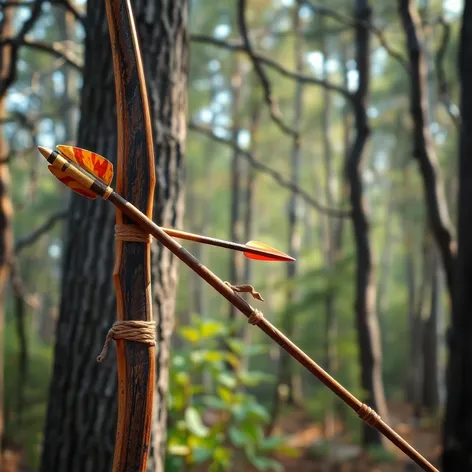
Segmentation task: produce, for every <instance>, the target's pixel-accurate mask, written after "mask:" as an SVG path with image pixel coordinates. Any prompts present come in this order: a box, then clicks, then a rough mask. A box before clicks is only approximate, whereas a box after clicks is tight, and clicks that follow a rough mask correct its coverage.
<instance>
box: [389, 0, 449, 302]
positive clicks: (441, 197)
mask: <svg viewBox="0 0 472 472" xmlns="http://www.w3.org/2000/svg"><path fill="white" fill-rule="evenodd" d="M398 10H399V14H400V18H401V20H402V24H403V28H404V30H405V35H406V39H407V46H408V57H409V61H410V89H411V91H410V113H411V118H412V120H413V156H414V158H415V159H416V160H417V161H418V164H419V167H420V172H421V176H422V178H423V186H424V194H425V202H426V208H427V211H428V218H429V224H430V225H431V231H432V233H433V235H434V238H435V240H436V244H437V245H438V248H439V250H440V252H441V256H442V260H443V264H444V271H445V274H446V280H447V286H448V290H449V294H450V297H451V300H452V298H453V296H452V290H453V266H454V258H455V253H456V243H455V241H454V238H453V235H452V227H451V222H450V218H449V212H448V209H447V202H446V196H445V193H444V185H443V181H442V179H441V176H440V168H439V163H438V158H437V155H436V151H435V148H434V145H433V140H432V136H431V132H430V129H429V122H428V119H429V115H430V110H429V102H428V83H427V67H426V61H425V57H424V51H423V46H422V42H423V37H422V34H421V24H420V17H419V14H418V11H417V9H416V2H414V1H413V0H399V2H398Z"/></svg>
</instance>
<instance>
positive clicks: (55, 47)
mask: <svg viewBox="0 0 472 472" xmlns="http://www.w3.org/2000/svg"><path fill="white" fill-rule="evenodd" d="M5 45H15V46H16V47H19V46H28V47H30V48H32V49H37V50H39V51H43V52H47V53H48V54H51V55H53V56H54V57H57V58H59V59H63V60H64V62H65V63H66V64H69V65H70V66H72V67H73V68H74V69H76V70H77V71H79V72H82V66H83V64H82V63H81V62H80V60H79V59H78V58H77V57H76V56H75V55H74V54H71V52H70V51H69V50H68V49H67V48H66V47H64V44H63V43H62V42H61V41H54V42H53V43H47V42H46V41H39V40H34V39H29V38H9V39H4V40H3V41H0V46H1V47H4V46H5Z"/></svg>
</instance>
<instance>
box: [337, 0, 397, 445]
mask: <svg viewBox="0 0 472 472" xmlns="http://www.w3.org/2000/svg"><path fill="white" fill-rule="evenodd" d="M355 18H356V20H358V21H357V22H356V28H355V30H356V63H357V69H358V74H359V75H358V83H359V85H358V89H357V91H356V93H355V97H354V115H355V126H356V137H355V140H354V144H353V146H352V149H351V153H350V156H349V159H348V162H347V167H346V173H347V178H348V180H349V184H350V200H351V208H352V224H353V229H354V237H355V242H356V253H357V254H356V257H357V268H356V295H355V297H356V301H355V313H356V329H357V336H358V343H359V361H360V368H361V388H362V389H363V390H364V392H365V402H366V403H367V404H368V405H370V406H371V407H372V408H373V409H374V410H375V411H377V413H378V414H379V415H380V416H381V417H382V418H383V419H384V421H387V422H388V419H387V405H386V402H385V394H384V387H383V381H382V354H381V341H380V330H379V325H378V319H377V314H376V312H375V307H376V302H375V282H374V272H373V257H372V248H371V242H370V232H369V221H368V217H367V209H366V207H365V201H364V195H363V184H362V158H363V156H364V153H365V145H366V142H367V140H368V138H369V133H370V129H369V124H368V119H367V96H368V92H369V75H370V48H369V36H370V34H369V30H368V28H367V27H366V26H365V25H366V23H369V22H370V20H371V8H370V6H369V2H368V1H367V0H355ZM381 442H382V437H381V435H380V433H379V432H378V431H377V430H375V429H373V428H371V427H370V426H368V425H367V424H365V425H364V427H363V434H362V443H363V445H364V446H367V445H370V444H379V443H381Z"/></svg>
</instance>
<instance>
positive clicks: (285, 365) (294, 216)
mask: <svg viewBox="0 0 472 472" xmlns="http://www.w3.org/2000/svg"><path fill="white" fill-rule="evenodd" d="M299 8H300V7H299V6H297V7H295V8H294V12H293V15H294V20H293V25H294V26H293V29H294V32H295V41H294V54H295V63H296V64H295V69H296V71H297V73H299V74H300V73H302V72H303V49H302V43H301V39H300V34H301V23H300V18H299ZM302 109H303V85H302V84H301V83H300V82H297V83H296V86H295V100H294V119H293V129H294V130H296V131H297V133H298V130H299V129H300V123H301V119H302ZM301 157H302V156H301V143H300V136H297V137H296V138H295V139H294V140H293V144H292V155H291V161H290V162H291V164H290V166H291V181H292V182H293V183H294V184H295V185H299V184H300V178H301V165H302V162H301ZM299 213H300V199H299V198H298V196H297V195H296V194H295V193H292V194H291V195H290V199H289V202H288V253H289V254H291V255H292V256H293V257H295V258H297V254H298V253H299V252H300V237H301V235H300V221H299V216H298V215H299ZM297 272H298V262H297V261H295V262H290V263H288V264H287V280H289V281H293V279H294V278H295V277H296V276H297ZM289 285H290V288H289V289H288V290H287V295H286V305H287V306H289V305H290V304H292V303H293V302H294V301H295V299H296V296H297V293H296V289H295V288H293V283H292V282H290V283H289ZM294 329H295V318H294V316H293V315H292V314H291V313H290V312H287V313H284V317H283V320H282V331H283V332H284V334H285V335H286V336H287V337H288V338H292V337H293V335H294ZM293 366H294V363H293V361H292V359H291V357H290V356H289V355H288V354H287V353H286V352H285V351H284V350H281V353H280V365H279V373H278V382H277V384H278V387H280V386H281V385H284V386H286V387H287V393H286V397H285V398H284V401H286V402H287V403H288V404H289V405H295V404H297V403H298V402H299V401H300V400H301V398H300V393H301V392H300V391H299V390H300V388H299V384H298V385H297V381H296V379H295V374H294V372H293ZM297 389H298V391H297ZM277 390H279V388H277ZM284 396H285V395H284ZM281 400H282V399H281V398H280V395H279V394H278V393H277V397H276V407H275V411H276V413H277V414H278V412H279V410H280V406H279V405H278V403H280V402H281ZM277 414H274V418H275V417H276V416H277Z"/></svg>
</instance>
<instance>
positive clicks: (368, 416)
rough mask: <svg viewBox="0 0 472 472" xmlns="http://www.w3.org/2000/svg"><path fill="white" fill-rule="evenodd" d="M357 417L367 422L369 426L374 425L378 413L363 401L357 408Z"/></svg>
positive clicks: (378, 417)
mask: <svg viewBox="0 0 472 472" xmlns="http://www.w3.org/2000/svg"><path fill="white" fill-rule="evenodd" d="M357 414H358V415H359V418H360V419H361V420H362V421H364V422H365V423H367V424H368V425H369V426H375V425H376V424H377V423H378V422H379V421H380V415H379V414H377V413H376V412H375V411H374V410H373V409H372V408H370V407H369V406H367V405H366V404H365V403H363V404H362V405H361V407H360V408H359V409H358V410H357Z"/></svg>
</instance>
